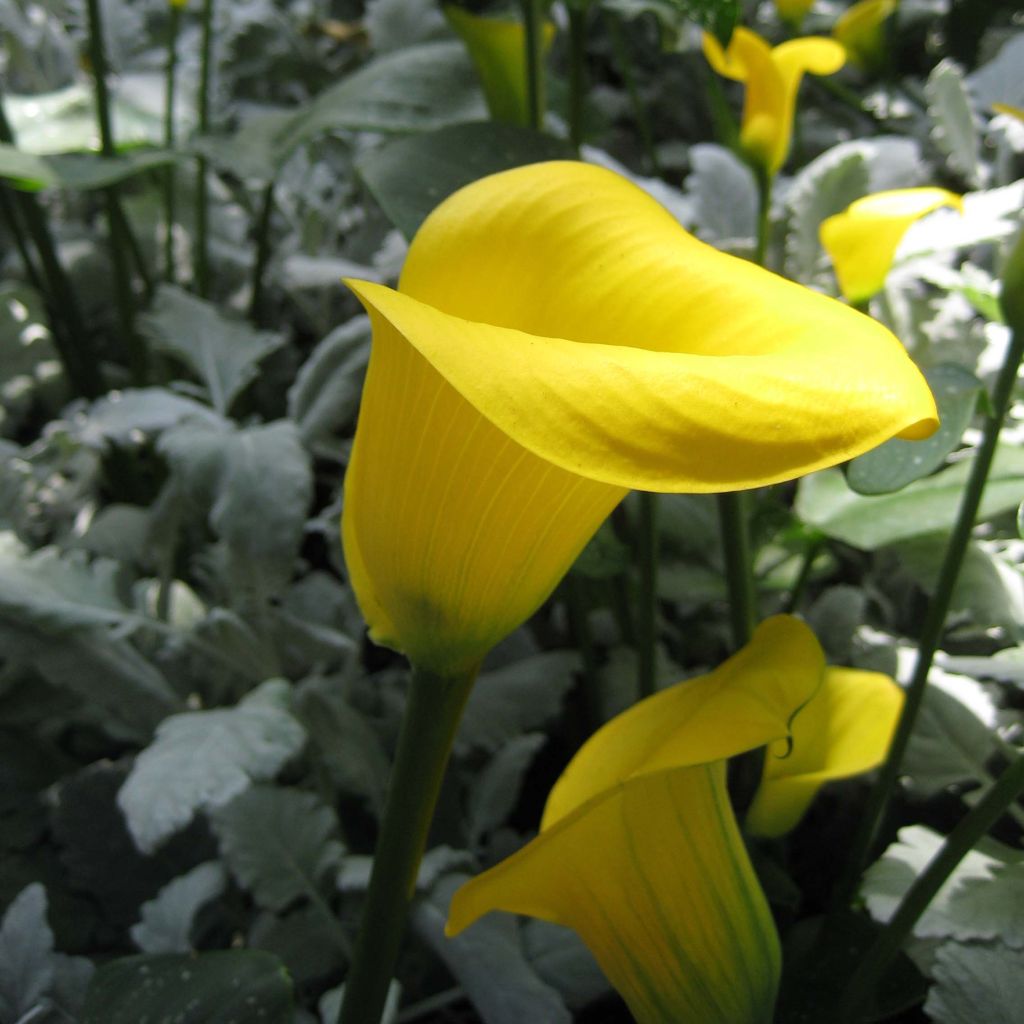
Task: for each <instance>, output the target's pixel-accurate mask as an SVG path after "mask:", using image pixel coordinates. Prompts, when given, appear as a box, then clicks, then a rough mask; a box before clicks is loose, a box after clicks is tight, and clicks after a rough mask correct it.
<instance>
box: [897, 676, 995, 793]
mask: <svg viewBox="0 0 1024 1024" xmlns="http://www.w3.org/2000/svg"><path fill="white" fill-rule="evenodd" d="M995 715H996V712H995V707H994V706H993V704H992V702H991V699H990V698H989V697H988V695H987V694H986V693H985V690H984V688H983V687H982V686H981V685H980V684H978V683H976V682H975V681H974V680H973V679H968V678H967V677H966V676H953V675H947V674H946V673H940V672H937V671H935V670H933V672H932V676H931V682H930V683H929V685H928V689H927V690H926V691H925V695H924V700H923V701H922V704H921V710H920V712H919V714H918V717H917V722H916V723H915V726H914V731H913V733H912V734H911V737H910V745H909V746H908V748H907V754H906V757H905V758H904V761H903V769H904V771H905V773H906V774H907V775H908V776H909V777H910V785H911V787H912V789H913V791H914V792H915V793H916V794H919V795H920V796H922V797H930V796H934V795H936V794H938V793H941V792H942V791H943V790H945V789H948V788H949V787H951V786H958V785H962V784H964V783H973V782H982V781H985V780H986V779H987V778H988V771H987V764H988V761H989V759H990V758H991V757H992V754H993V753H994V752H995V745H996V736H995V732H994V730H995V724H996V721H995Z"/></svg>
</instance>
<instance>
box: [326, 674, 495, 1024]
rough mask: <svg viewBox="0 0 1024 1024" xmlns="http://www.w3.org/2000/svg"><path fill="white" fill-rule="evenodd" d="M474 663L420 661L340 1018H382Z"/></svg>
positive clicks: (350, 1021)
mask: <svg viewBox="0 0 1024 1024" xmlns="http://www.w3.org/2000/svg"><path fill="white" fill-rule="evenodd" d="M475 676H476V672H475V670H474V671H472V672H468V673H466V674H465V675H463V676H459V677H456V678H443V677H441V676H435V675H432V674H431V673H429V672H423V671H421V670H419V669H416V668H415V667H414V668H413V673H412V682H411V685H410V688H409V703H408V706H407V707H406V711H405V719H404V721H403V723H402V731H401V734H400V735H399V738H398V750H397V752H396V754H395V764H394V767H393V768H392V770H391V777H390V778H389V780H388V796H387V801H386V804H385V807H384V817H383V819H382V821H381V828H380V835H379V837H378V839H377V850H376V853H375V855H374V858H373V874H372V875H371V876H370V889H369V892H368V893H367V897H366V905H365V907H364V908H363V921H362V926H361V928H360V931H359V936H358V938H357V939H356V946H355V952H354V954H353V957H352V964H351V967H350V968H349V973H348V977H347V979H346V981H345V998H344V1001H343V1003H342V1006H341V1013H340V1015H339V1017H338V1024H379V1022H380V1015H381V1010H382V1009H383V1006H384V1001H385V999H386V998H387V993H388V985H389V984H390V982H391V976H392V974H393V972H394V968H395V962H396V961H397V959H398V951H399V947H400V945H401V941H402V934H403V932H404V930H405V921H406V916H407V913H408V909H409V904H410V903H411V902H412V899H413V896H414V895H415V891H416V876H417V873H418V871H419V865H420V860H421V859H422V857H423V851H424V849H425V847H426V844H427V834H428V832H429V831H430V822H431V818H432V817H433V813H434V806H435V804H436V803H437V796H438V793H439V792H440V789H441V781H442V779H443V778H444V770H445V766H446V765H447V763H448V755H449V753H450V752H451V747H452V742H453V740H454V739H455V732H456V729H457V728H458V725H459V720H460V718H461V717H462V709H463V708H464V707H465V704H466V699H467V697H468V696H469V691H470V690H471V689H472V686H473V680H474V678H475Z"/></svg>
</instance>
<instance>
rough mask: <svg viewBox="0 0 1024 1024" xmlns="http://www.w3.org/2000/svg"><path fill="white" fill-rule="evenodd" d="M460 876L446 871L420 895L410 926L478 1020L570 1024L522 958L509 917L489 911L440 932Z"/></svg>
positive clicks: (462, 878) (559, 1003) (515, 924)
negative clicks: (461, 929) (461, 928)
mask: <svg viewBox="0 0 1024 1024" xmlns="http://www.w3.org/2000/svg"><path fill="white" fill-rule="evenodd" d="M465 880H466V876H464V875H448V876H447V877H446V878H443V879H442V880H441V881H440V882H439V883H438V884H437V885H436V886H435V888H434V890H433V891H432V892H431V893H430V895H429V896H428V897H427V898H426V899H423V900H420V902H419V903H417V904H416V906H415V909H414V910H413V912H412V927H413V930H414V931H415V932H416V934H417V935H418V936H419V938H420V939H421V940H422V941H423V942H425V943H426V944H427V945H428V946H429V947H430V948H431V949H432V950H433V951H434V952H435V953H436V954H437V955H438V956H439V957H440V958H441V959H442V960H443V961H444V962H445V964H446V965H447V966H448V969H449V970H450V971H451V972H452V974H453V975H454V976H455V978H456V980H457V981H458V982H459V984H460V985H461V986H462V987H463V989H464V990H465V992H466V995H467V996H468V997H469V999H470V1001H471V1002H472V1003H473V1006H474V1007H475V1009H476V1011H477V1012H478V1013H479V1014H480V1017H481V1019H482V1020H483V1022H484V1024H523V1022H524V1021H529V1022H530V1024H571V1021H572V1016H571V1015H570V1013H569V1011H568V1010H567V1009H566V1007H565V1004H564V1003H563V1002H562V999H561V997H560V996H559V995H558V993H557V992H556V991H555V989H553V988H552V987H551V986H550V985H548V984H546V983H545V982H543V981H541V979H540V978H539V977H538V976H537V974H536V972H535V971H534V970H533V969H532V968H531V967H530V965H529V964H528V963H527V961H526V958H525V956H524V955H523V948H522V943H521V939H520V934H519V923H518V922H517V921H516V920H515V919H514V918H513V917H511V916H510V915H508V914H492V915H490V916H488V917H486V918H485V919H484V920H482V921H478V922H477V923H476V924H475V925H473V926H471V927H470V928H469V929H467V930H466V932H465V933H464V934H462V935H458V936H456V937H455V938H446V937H445V934H444V926H445V920H446V917H447V911H448V901H449V899H450V898H451V895H452V893H453V892H454V891H455V890H456V889H457V888H458V887H459V886H460V885H461V884H462V882H464V881H465Z"/></svg>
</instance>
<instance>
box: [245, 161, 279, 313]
mask: <svg viewBox="0 0 1024 1024" xmlns="http://www.w3.org/2000/svg"><path fill="white" fill-rule="evenodd" d="M273 212H274V183H273V182H272V181H271V182H269V183H268V184H267V186H266V188H264V190H263V196H262V198H261V200H260V209H259V214H258V215H257V218H256V260H255V262H254V263H253V268H252V296H251V298H250V299H249V319H250V320H252V322H253V323H254V324H256V326H257V327H258V326H259V325H260V314H261V312H262V310H263V278H264V277H265V276H266V272H267V263H268V262H269V261H270V217H271V214H273Z"/></svg>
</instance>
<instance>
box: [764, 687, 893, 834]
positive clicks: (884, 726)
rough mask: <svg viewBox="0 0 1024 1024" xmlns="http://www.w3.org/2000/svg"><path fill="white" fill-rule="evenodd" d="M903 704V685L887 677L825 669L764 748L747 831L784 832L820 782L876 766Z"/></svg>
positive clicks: (886, 746) (882, 758) (822, 783)
mask: <svg viewBox="0 0 1024 1024" xmlns="http://www.w3.org/2000/svg"><path fill="white" fill-rule="evenodd" d="M902 708H903V691H902V690H901V689H900V688H899V686H897V684H896V683H895V682H894V681H893V680H892V679H891V678H889V676H887V675H883V674H882V673H880V672H864V671H859V670H858V669H852V668H831V667H830V668H826V669H825V675H824V678H823V680H822V684H821V687H820V688H819V690H818V692H817V693H816V694H815V695H814V697H813V698H812V699H811V700H810V701H809V702H808V703H807V704H806V705H805V706H804V707H803V708H801V709H800V712H799V714H797V716H796V717H795V718H794V719H793V722H792V726H791V732H790V736H789V737H787V738H786V739H785V740H776V742H775V743H774V744H772V746H771V747H770V748H769V750H768V753H767V756H766V757H765V762H764V775H763V777H762V780H761V785H760V787H759V789H758V791H757V794H756V796H755V797H754V802H753V803H752V804H751V806H750V810H749V811H748V813H747V819H746V829H747V831H748V832H750V833H751V834H752V835H760V836H781V835H784V834H785V833H786V832H788V831H790V829H792V828H795V827H796V826H797V825H798V824H799V822H800V819H801V818H802V817H803V815H804V812H805V811H806V810H807V808H808V807H809V806H810V804H811V801H812V800H813V799H814V797H815V795H816V794H817V792H818V790H819V789H821V787H822V786H823V785H824V784H825V783H826V782H830V781H831V780H833V779H845V778H849V777H850V776H852V775H860V774H862V773H863V772H866V771H870V770H871V769H872V768H877V767H878V765H880V764H881V763H882V761H883V760H885V755H886V753H887V751H888V750H889V745H890V744H891V742H892V737H893V733H894V732H895V730H896V723H897V722H898V721H899V717H900V711H901V710H902Z"/></svg>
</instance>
